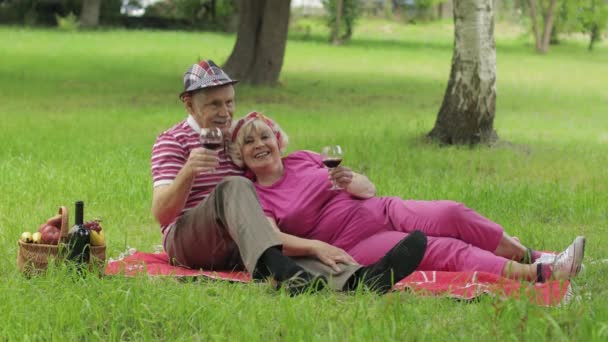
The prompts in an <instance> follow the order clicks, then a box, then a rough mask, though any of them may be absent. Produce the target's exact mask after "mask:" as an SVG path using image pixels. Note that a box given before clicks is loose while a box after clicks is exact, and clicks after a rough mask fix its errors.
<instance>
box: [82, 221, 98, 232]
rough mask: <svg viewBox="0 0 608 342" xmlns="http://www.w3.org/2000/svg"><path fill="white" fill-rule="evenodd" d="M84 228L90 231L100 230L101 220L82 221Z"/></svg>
mask: <svg viewBox="0 0 608 342" xmlns="http://www.w3.org/2000/svg"><path fill="white" fill-rule="evenodd" d="M84 228H85V229H87V230H90V231H95V232H98V233H99V232H101V220H100V219H95V220H93V221H87V222H85V223H84Z"/></svg>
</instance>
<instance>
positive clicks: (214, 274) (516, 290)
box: [105, 252, 570, 306]
mask: <svg viewBox="0 0 608 342" xmlns="http://www.w3.org/2000/svg"><path fill="white" fill-rule="evenodd" d="M105 274H106V275H123V276H136V275H141V274H148V275H151V276H173V277H199V276H202V277H207V278H210V279H217V280H228V281H236V282H243V283H246V282H249V281H251V276H250V275H249V273H247V272H243V271H224V272H221V271H205V270H194V269H189V268H184V267H178V266H172V265H170V264H169V258H168V257H167V254H166V253H142V252H135V253H133V254H132V255H129V256H127V257H124V258H123V259H120V260H117V261H110V262H109V263H108V265H107V267H106V270H105ZM394 290H395V291H403V290H410V291H413V292H414V293H416V294H419V295H422V296H444V297H449V298H455V299H460V300H472V299H475V298H477V297H479V296H481V295H484V294H488V295H493V296H498V297H500V298H508V297H513V298H520V297H521V298H527V299H529V300H530V301H532V302H533V303H536V304H538V305H546V306H551V305H558V304H560V303H564V302H565V301H567V300H568V299H569V297H570V295H569V293H570V282H568V281H565V282H559V281H550V282H546V283H537V284H532V283H527V282H520V281H516V280H511V279H507V278H503V277H501V276H498V275H495V274H490V273H485V272H440V271H416V272H414V273H412V274H411V275H409V276H408V277H406V278H404V279H403V280H401V281H399V282H398V283H397V284H395V287H394Z"/></svg>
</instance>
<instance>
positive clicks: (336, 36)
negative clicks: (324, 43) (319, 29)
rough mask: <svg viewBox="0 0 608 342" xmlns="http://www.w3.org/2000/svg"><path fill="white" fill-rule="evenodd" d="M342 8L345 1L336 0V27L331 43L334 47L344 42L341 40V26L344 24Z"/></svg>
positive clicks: (332, 33) (333, 29) (334, 27)
mask: <svg viewBox="0 0 608 342" xmlns="http://www.w3.org/2000/svg"><path fill="white" fill-rule="evenodd" d="M342 7H343V0H336V21H335V22H334V26H333V28H332V30H331V43H332V44H334V45H340V44H342V40H341V39H340V26H341V24H342V23H341V21H342Z"/></svg>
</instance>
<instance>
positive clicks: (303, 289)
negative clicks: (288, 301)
mask: <svg viewBox="0 0 608 342" xmlns="http://www.w3.org/2000/svg"><path fill="white" fill-rule="evenodd" d="M325 286H327V279H325V277H324V276H322V275H317V276H313V275H312V274H311V273H308V272H306V271H300V272H298V273H296V274H294V275H293V276H292V277H290V278H289V279H287V280H285V281H282V282H279V283H278V287H277V289H279V288H283V289H285V291H287V293H288V294H289V295H290V296H292V297H294V296H298V295H301V294H304V293H309V294H310V293H315V292H318V291H321V290H322V289H324V288H325Z"/></svg>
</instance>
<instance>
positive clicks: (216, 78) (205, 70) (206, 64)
mask: <svg viewBox="0 0 608 342" xmlns="http://www.w3.org/2000/svg"><path fill="white" fill-rule="evenodd" d="M237 82H238V81H237V80H233V79H231V78H230V76H228V74H226V72H224V70H222V69H221V68H220V67H218V66H217V65H216V64H215V63H214V62H213V61H212V60H206V61H200V62H199V63H198V64H193V65H192V66H191V67H190V68H188V71H186V73H185V74H184V91H183V92H182V93H181V94H179V98H180V99H182V101H183V99H184V95H186V94H190V93H192V92H193V91H196V90H201V89H207V88H213V87H219V86H223V85H226V84H234V83H237Z"/></svg>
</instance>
